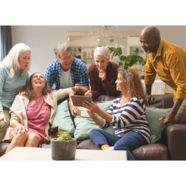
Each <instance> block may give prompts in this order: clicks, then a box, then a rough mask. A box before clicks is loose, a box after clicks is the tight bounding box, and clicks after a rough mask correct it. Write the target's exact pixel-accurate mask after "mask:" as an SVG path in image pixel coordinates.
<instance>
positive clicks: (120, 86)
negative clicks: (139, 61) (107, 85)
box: [115, 73, 127, 92]
mask: <svg viewBox="0 0 186 186" xmlns="http://www.w3.org/2000/svg"><path fill="white" fill-rule="evenodd" d="M115 83H116V90H118V91H121V92H122V91H123V90H125V89H126V85H127V84H126V80H125V79H124V78H123V77H122V76H121V75H120V74H119V73H118V76H117V80H116V82H115Z"/></svg>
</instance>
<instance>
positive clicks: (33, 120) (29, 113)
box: [5, 72, 72, 153]
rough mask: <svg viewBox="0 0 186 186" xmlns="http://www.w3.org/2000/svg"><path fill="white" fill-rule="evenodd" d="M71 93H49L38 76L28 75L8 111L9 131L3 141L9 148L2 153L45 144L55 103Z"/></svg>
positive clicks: (67, 90)
mask: <svg viewBox="0 0 186 186" xmlns="http://www.w3.org/2000/svg"><path fill="white" fill-rule="evenodd" d="M71 90H72V89H71V88H66V89H59V90H58V91H52V90H51V88H50V86H49V85H48V83H47V81H46V79H45V77H44V75H43V74H42V73H39V72H36V73H34V74H32V75H31V77H30V79H29V81H28V83H27V84H26V85H25V86H24V87H22V88H21V89H20V92H21V93H20V94H19V95H17V96H16V98H15V100H14V102H13V104H12V107H10V113H11V119H10V126H11V127H9V128H8V129H7V132H6V136H5V140H10V142H11V144H10V145H9V147H8V148H7V150H6V153H7V152H9V151H10V150H11V149H12V148H14V147H16V146H22V147H24V146H25V147H37V146H38V144H39V142H40V141H43V140H45V136H46V134H48V128H49V122H50V123H52V121H53V118H54V115H55V112H56V109H57V101H59V100H60V99H62V98H65V97H66V96H68V94H69V93H70V91H71Z"/></svg>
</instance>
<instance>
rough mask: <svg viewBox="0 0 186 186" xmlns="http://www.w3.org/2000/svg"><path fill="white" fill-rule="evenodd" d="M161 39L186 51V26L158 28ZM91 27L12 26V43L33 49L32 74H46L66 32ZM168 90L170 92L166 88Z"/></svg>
mask: <svg viewBox="0 0 186 186" xmlns="http://www.w3.org/2000/svg"><path fill="white" fill-rule="evenodd" d="M144 27H145V26H125V28H124V30H125V32H129V33H130V32H141V30H142V29H143V28H144ZM157 27H158V28H159V30H160V33H161V37H162V38H164V39H166V40H168V41H170V42H172V43H175V44H177V45H180V46H181V47H182V48H183V49H184V50H185V51H186V37H185V33H186V26H157ZM89 31H91V27H90V26H12V42H13V45H14V44H16V43H20V42H23V43H25V44H27V45H28V46H30V47H31V49H32V65H31V71H30V73H33V72H36V71H39V72H42V73H44V72H45V70H46V65H47V64H48V63H49V62H50V61H52V60H53V59H54V58H55V56H54V52H53V50H54V47H55V45H56V44H57V43H58V42H60V41H64V35H65V32H89ZM166 90H170V88H169V87H168V86H166Z"/></svg>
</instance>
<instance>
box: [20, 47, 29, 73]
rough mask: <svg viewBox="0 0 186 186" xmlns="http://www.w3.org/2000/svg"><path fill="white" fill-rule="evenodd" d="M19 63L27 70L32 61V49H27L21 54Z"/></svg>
mask: <svg viewBox="0 0 186 186" xmlns="http://www.w3.org/2000/svg"><path fill="white" fill-rule="evenodd" d="M18 61H19V65H20V68H21V69H22V70H25V69H26V68H27V67H28V65H29V63H30V51H29V50H27V51H25V52H22V53H20V54H19V58H18Z"/></svg>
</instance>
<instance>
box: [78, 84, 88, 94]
mask: <svg viewBox="0 0 186 186" xmlns="http://www.w3.org/2000/svg"><path fill="white" fill-rule="evenodd" d="M88 90H89V85H86V86H83V87H80V88H79V90H78V91H77V94H81V95H83V94H84V93H85V92H87V91H88Z"/></svg>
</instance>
